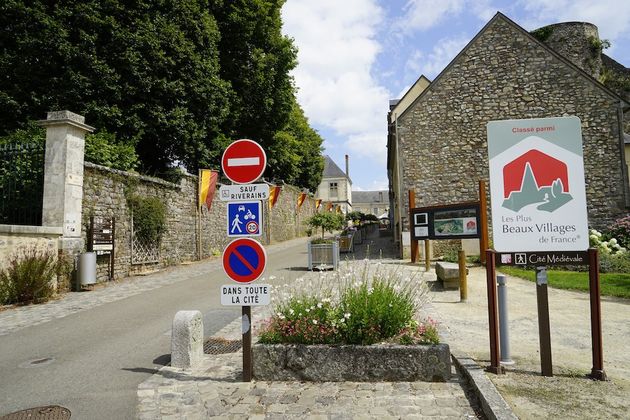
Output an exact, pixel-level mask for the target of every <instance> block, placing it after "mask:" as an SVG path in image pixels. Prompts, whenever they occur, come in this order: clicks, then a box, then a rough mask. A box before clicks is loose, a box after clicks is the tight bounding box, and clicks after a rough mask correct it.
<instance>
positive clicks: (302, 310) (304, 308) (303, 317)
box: [259, 263, 439, 345]
mask: <svg viewBox="0 0 630 420" xmlns="http://www.w3.org/2000/svg"><path fill="white" fill-rule="evenodd" d="M414 280H415V279H412V278H409V277H405V276H403V275H401V273H400V272H399V271H395V270H392V269H391V268H390V269H385V268H382V267H380V268H377V269H375V270H374V269H372V268H370V266H369V265H368V264H365V266H364V267H363V268H357V265H356V264H353V263H348V265H347V266H346V267H342V268H340V270H338V271H337V272H333V273H320V274H319V276H318V277H315V278H314V279H311V280H310V281H308V280H305V279H304V278H299V279H297V280H296V281H295V282H294V283H293V284H286V285H284V286H282V287H281V288H280V290H278V291H276V292H275V293H274V300H277V302H275V303H274V308H273V313H274V314H273V315H272V316H271V317H270V318H269V319H267V320H265V321H264V322H263V323H262V325H261V327H260V330H259V342H261V343H267V344H277V343H292V344H365V345H368V344H374V343H380V342H396V343H400V344H430V343H434V344H437V343H439V337H438V333H437V324H436V323H435V322H434V321H432V320H430V319H429V320H428V321H426V322H419V321H417V320H416V315H417V313H418V310H419V309H420V307H421V306H422V304H423V303H424V302H425V300H426V298H427V296H428V294H427V286H426V284H425V283H424V282H421V281H419V280H416V281H414ZM305 290H307V291H306V292H305ZM275 296H277V297H275Z"/></svg>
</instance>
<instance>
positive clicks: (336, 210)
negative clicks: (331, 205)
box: [335, 205, 341, 214]
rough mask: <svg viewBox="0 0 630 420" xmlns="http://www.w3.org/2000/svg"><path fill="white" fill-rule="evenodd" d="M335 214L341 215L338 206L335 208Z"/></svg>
mask: <svg viewBox="0 0 630 420" xmlns="http://www.w3.org/2000/svg"><path fill="white" fill-rule="evenodd" d="M335 212H336V213H337V214H341V206H340V205H337V208H335Z"/></svg>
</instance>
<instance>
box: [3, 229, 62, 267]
mask: <svg viewBox="0 0 630 420" xmlns="http://www.w3.org/2000/svg"><path fill="white" fill-rule="evenodd" d="M62 232H63V229H62V228H61V227H59V228H54V227H42V226H16V225H0V269H2V268H4V267H6V265H7V264H8V262H9V261H10V259H11V258H12V257H14V256H18V255H20V253H21V251H22V250H26V249H32V248H35V249H37V250H38V251H42V252H47V253H50V254H52V255H54V256H57V253H58V251H59V237H60V236H61V235H62Z"/></svg>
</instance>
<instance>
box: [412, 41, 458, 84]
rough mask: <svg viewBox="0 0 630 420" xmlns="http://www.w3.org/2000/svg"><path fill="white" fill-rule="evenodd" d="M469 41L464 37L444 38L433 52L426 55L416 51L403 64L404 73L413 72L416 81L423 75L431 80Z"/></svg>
mask: <svg viewBox="0 0 630 420" xmlns="http://www.w3.org/2000/svg"><path fill="white" fill-rule="evenodd" d="M469 41H470V39H469V38H468V37H465V36H459V37H457V38H446V39H441V40H440V41H438V42H437V43H436V44H435V46H434V47H433V50H432V51H431V52H430V53H429V54H427V55H425V54H424V53H423V52H422V51H419V50H416V51H414V53H412V54H411V56H410V57H409V59H408V60H407V62H406V63H405V73H407V72H415V78H416V79H417V78H418V77H420V75H422V74H424V75H425V76H426V77H428V78H429V79H431V80H433V78H435V76H437V75H438V74H440V72H441V71H442V70H444V68H445V67H446V66H447V65H448V63H450V62H451V60H453V58H455V56H456V55H457V54H459V52H460V51H461V50H462V49H463V48H464V47H465V46H466V44H468V42H469ZM414 80H415V79H414Z"/></svg>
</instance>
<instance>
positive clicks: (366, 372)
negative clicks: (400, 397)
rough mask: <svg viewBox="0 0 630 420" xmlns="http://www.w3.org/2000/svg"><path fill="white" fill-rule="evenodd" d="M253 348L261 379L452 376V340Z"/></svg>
mask: <svg viewBox="0 0 630 420" xmlns="http://www.w3.org/2000/svg"><path fill="white" fill-rule="evenodd" d="M252 353H253V365H254V378H256V379H257V380H263V381H296V380H297V381H316V382H327V381H329V382H340V381H354V382H372V381H392V382H393V381H426V382H445V381H447V380H448V379H449V378H450V375H451V355H450V350H449V346H448V344H436V345H410V346H403V345H391V344H379V345H371V346H356V345H343V346H329V345H303V344H255V345H254V346H253V348H252Z"/></svg>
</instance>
